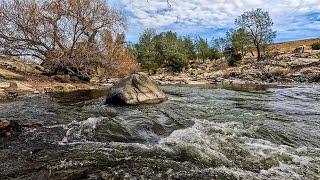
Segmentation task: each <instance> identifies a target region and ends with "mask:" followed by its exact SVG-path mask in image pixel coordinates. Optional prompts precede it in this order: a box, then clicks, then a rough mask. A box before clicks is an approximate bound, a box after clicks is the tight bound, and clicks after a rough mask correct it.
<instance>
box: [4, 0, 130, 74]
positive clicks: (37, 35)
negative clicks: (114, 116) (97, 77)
mask: <svg viewBox="0 0 320 180" xmlns="http://www.w3.org/2000/svg"><path fill="white" fill-rule="evenodd" d="M125 28H126V19H125V17H124V16H123V15H122V14H121V13H120V12H119V11H117V10H115V9H112V8H110V7H108V6H107V5H106V4H105V3H104V2H103V1H102V0H0V48H2V49H3V53H4V54H5V55H9V56H33V57H36V58H38V59H41V60H42V61H43V65H44V66H45V67H48V68H50V69H51V70H52V72H53V73H54V72H56V71H58V70H62V71H66V72H67V73H71V74H74V75H77V76H79V77H81V78H83V79H88V78H89V73H90V69H92V66H93V65H97V66H107V65H108V61H109V59H106V57H105V55H106V54H107V53H106V50H107V48H106V45H105V44H104V43H105V42H104V41H103V36H104V35H105V32H110V33H111V34H112V35H113V37H115V36H116V35H117V34H119V33H122V32H123V31H124V30H125ZM84 55H85V56H84Z"/></svg>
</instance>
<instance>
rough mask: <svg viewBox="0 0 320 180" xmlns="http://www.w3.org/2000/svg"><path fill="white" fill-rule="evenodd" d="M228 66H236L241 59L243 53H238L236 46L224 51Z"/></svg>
mask: <svg viewBox="0 0 320 180" xmlns="http://www.w3.org/2000/svg"><path fill="white" fill-rule="evenodd" d="M224 56H225V57H226V60H227V63H228V66H231V67H235V66H237V63H238V62H239V61H241V59H242V55H241V54H240V53H238V52H237V51H236V50H235V49H234V48H227V49H226V50H225V52H224Z"/></svg>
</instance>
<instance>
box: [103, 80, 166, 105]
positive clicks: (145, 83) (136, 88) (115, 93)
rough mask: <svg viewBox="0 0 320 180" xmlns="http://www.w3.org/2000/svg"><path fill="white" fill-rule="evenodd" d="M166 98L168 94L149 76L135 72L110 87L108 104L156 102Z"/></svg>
mask: <svg viewBox="0 0 320 180" xmlns="http://www.w3.org/2000/svg"><path fill="white" fill-rule="evenodd" d="M166 99H167V97H166V95H165V94H164V93H163V92H162V91H161V90H160V89H159V88H158V87H157V86H156V85H155V83H154V82H153V81H152V80H151V79H150V78H149V77H148V76H146V75H144V74H133V75H131V76H129V77H127V78H125V79H123V80H121V81H120V82H119V83H117V84H115V85H114V86H113V87H112V88H111V89H110V91H109V95H108V96H107V99H106V104H116V105H139V104H156V103H161V102H163V101H165V100H166Z"/></svg>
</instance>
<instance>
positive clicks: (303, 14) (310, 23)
mask: <svg viewBox="0 0 320 180" xmlns="http://www.w3.org/2000/svg"><path fill="white" fill-rule="evenodd" d="M118 2H120V4H121V5H120V7H121V8H122V9H123V10H124V11H125V12H126V13H127V14H128V15H129V18H128V19H129V29H130V31H129V36H131V37H134V36H137V35H138V34H137V32H141V31H142V30H143V29H145V28H155V29H157V30H159V31H164V30H174V31H177V32H178V33H181V34H196V33H199V34H202V33H212V35H214V33H215V32H216V31H219V29H228V28H232V27H233V23H234V19H235V18H236V17H237V16H239V15H240V14H241V13H243V12H244V11H248V10H251V9H255V8H262V9H264V10H267V11H269V12H270V15H271V17H272V18H273V20H274V23H275V29H276V30H277V31H279V33H280V34H285V33H286V32H288V33H289V31H290V33H292V32H293V31H292V30H295V31H296V33H302V32H303V29H306V28H308V29H309V30H310V29H315V28H319V22H314V20H312V19H311V20H310V19H308V16H307V15H308V14H310V13H315V12H320V3H319V0H282V1H280V0H170V4H171V7H169V6H168V4H167V2H166V0H148V1H147V0H120V1H118ZM317 16H319V14H318V15H317ZM134 34H135V35H134ZM313 34H314V33H313ZM315 34H316V33H315ZM319 35H320V34H319ZM280 38H281V37H280Z"/></svg>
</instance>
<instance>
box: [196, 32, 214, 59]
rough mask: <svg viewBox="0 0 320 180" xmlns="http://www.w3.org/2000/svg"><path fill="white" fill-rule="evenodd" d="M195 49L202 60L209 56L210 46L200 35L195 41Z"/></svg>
mask: <svg viewBox="0 0 320 180" xmlns="http://www.w3.org/2000/svg"><path fill="white" fill-rule="evenodd" d="M196 49H197V50H196V51H197V54H198V58H199V59H201V60H202V61H203V62H204V61H205V60H206V59H209V58H210V57H211V50H210V46H209V44H208V41H207V40H206V39H203V38H201V37H198V39H197V41H196Z"/></svg>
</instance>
